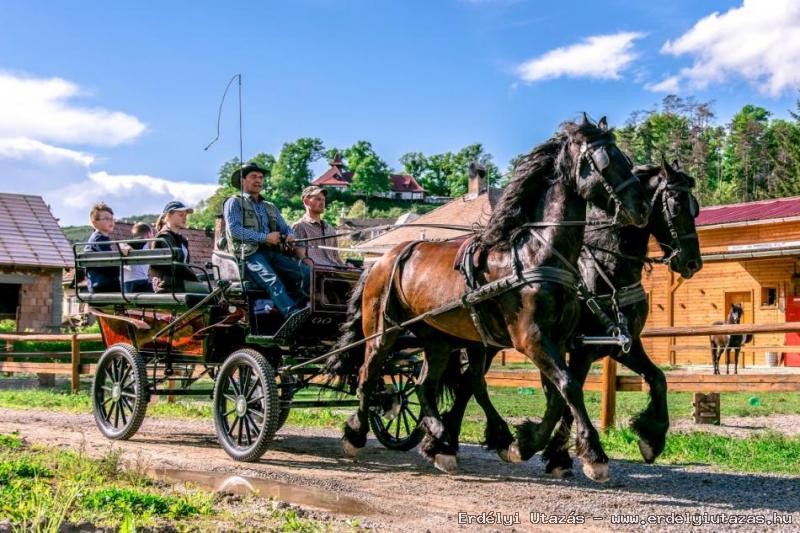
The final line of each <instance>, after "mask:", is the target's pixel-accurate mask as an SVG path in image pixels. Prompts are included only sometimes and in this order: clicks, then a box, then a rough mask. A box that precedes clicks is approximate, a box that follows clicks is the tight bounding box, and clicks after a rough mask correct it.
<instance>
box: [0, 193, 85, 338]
mask: <svg viewBox="0 0 800 533" xmlns="http://www.w3.org/2000/svg"><path fill="white" fill-rule="evenodd" d="M71 265H72V248H71V247H70V244H69V241H68V240H67V238H66V236H65V235H64V232H63V231H62V230H61V228H60V227H59V226H58V222H57V221H56V219H55V217H53V214H52V213H51V212H50V208H49V207H47V204H45V203H44V200H43V199H42V197H41V196H32V195H27V194H7V193H0V319H11V320H15V321H16V329H17V331H25V330H30V331H37V332H48V331H57V330H58V329H59V327H60V325H61V295H62V290H61V276H62V272H63V269H64V268H66V267H69V266H71Z"/></svg>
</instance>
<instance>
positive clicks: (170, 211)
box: [150, 200, 197, 292]
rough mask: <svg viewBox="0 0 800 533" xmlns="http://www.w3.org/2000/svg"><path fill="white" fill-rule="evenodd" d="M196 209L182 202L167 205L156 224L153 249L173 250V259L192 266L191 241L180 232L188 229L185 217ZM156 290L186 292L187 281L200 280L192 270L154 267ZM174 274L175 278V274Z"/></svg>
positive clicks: (153, 280) (152, 269)
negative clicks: (190, 262) (190, 257)
mask: <svg viewBox="0 0 800 533" xmlns="http://www.w3.org/2000/svg"><path fill="white" fill-rule="evenodd" d="M189 213H194V210H193V209H191V208H189V207H186V206H185V205H184V204H183V203H182V202H179V201H177V200H173V201H171V202H169V203H167V205H165V206H164V210H163V212H162V213H161V216H160V217H158V220H157V221H156V237H155V238H156V240H155V242H154V243H153V248H171V249H172V250H173V252H174V253H175V255H174V259H175V261H177V262H180V263H189V241H188V240H187V239H186V237H184V236H183V235H181V234H180V233H178V232H179V231H180V230H182V229H185V228H186V217H187V216H188V215H189ZM150 271H151V274H152V282H153V290H154V291H155V292H172V291H174V292H186V290H185V288H184V282H185V281H197V276H196V275H195V273H194V272H192V270H191V269H190V268H189V267H185V266H181V265H175V267H174V271H173V268H172V267H170V266H167V265H158V266H151V267H150ZM173 272H174V275H173Z"/></svg>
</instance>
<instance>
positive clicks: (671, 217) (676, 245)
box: [650, 177, 699, 265]
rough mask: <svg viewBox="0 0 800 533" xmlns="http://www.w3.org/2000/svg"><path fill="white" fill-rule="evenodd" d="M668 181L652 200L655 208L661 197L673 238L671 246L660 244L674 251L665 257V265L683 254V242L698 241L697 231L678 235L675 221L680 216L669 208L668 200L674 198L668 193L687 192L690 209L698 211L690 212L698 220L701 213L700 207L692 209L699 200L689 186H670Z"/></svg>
mask: <svg viewBox="0 0 800 533" xmlns="http://www.w3.org/2000/svg"><path fill="white" fill-rule="evenodd" d="M668 181H669V180H668V178H666V177H665V179H664V181H662V182H661V183H660V184H659V186H658V188H657V189H656V191H655V193H654V194H653V199H652V200H651V204H650V205H651V206H652V207H655V204H656V201H657V200H658V199H659V197H660V198H661V213H662V214H663V215H664V222H666V224H667V229H668V230H669V235H670V237H671V238H672V241H671V242H670V244H669V245H667V244H664V243H659V245H660V246H662V247H664V248H669V249H670V250H672V252H670V254H669V255H665V256H664V258H663V259H661V262H662V263H663V264H665V265H666V264H669V263H670V262H672V260H673V259H674V258H676V257H678V256H679V255H680V254H681V252H682V249H681V241H685V240H691V239H694V240H698V236H697V231H693V232H692V233H687V234H685V235H678V230H677V229H675V219H676V218H677V217H678V215H677V214H674V213H672V212H671V211H670V208H669V205H668V202H667V200H668V198H669V197H671V196H672V195H671V194H670V195H669V197H668V196H667V194H668V193H672V192H676V193H677V192H685V193H686V194H688V195H689V196H690V198H689V201H690V207H689V209H690V210H694V211H696V212H695V213H691V212H690V214H691V215H692V216H693V217H694V218H697V215H698V212H699V207H698V208H696V209H692V207H691V206H692V205H695V206H696V205H697V199H695V198H694V195H692V189H691V187H687V186H683V185H670V184H669V183H668Z"/></svg>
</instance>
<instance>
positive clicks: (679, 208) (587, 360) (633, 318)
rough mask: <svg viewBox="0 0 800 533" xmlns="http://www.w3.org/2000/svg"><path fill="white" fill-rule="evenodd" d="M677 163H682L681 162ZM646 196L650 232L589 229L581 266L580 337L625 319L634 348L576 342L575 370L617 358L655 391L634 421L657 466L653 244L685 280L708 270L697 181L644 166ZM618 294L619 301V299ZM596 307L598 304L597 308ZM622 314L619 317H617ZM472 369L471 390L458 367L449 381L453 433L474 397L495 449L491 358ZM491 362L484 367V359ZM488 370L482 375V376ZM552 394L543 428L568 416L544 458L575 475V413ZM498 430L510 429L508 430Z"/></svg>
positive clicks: (661, 429) (664, 423) (659, 406)
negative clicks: (649, 349)
mask: <svg viewBox="0 0 800 533" xmlns="http://www.w3.org/2000/svg"><path fill="white" fill-rule="evenodd" d="M673 165H676V164H675V163H674V164H673ZM634 173H635V175H636V176H637V177H638V178H639V180H640V181H641V183H642V185H643V187H644V189H645V192H646V193H647V194H648V195H650V196H651V197H652V203H653V210H652V212H651V215H650V219H649V221H648V224H647V226H646V227H645V228H641V229H640V228H635V227H630V226H629V227H622V228H620V227H616V226H601V227H599V228H596V229H595V228H593V227H591V226H590V227H589V229H588V230H587V232H586V237H585V240H584V247H583V254H582V255H581V258H580V261H579V266H580V268H581V272H582V276H583V278H584V283H585V284H586V287H587V289H588V294H591V295H593V297H592V299H591V301H588V300H584V302H583V305H582V307H581V316H580V322H579V326H578V328H577V332H579V333H580V334H582V335H585V336H606V335H608V334H609V333H610V331H609V329H613V328H615V327H619V326H620V324H618V323H616V321H617V319H618V318H621V322H623V324H624V325H623V328H624V329H625V330H626V331H627V333H628V334H629V335H630V338H631V345H630V347H625V349H623V348H622V347H618V346H614V347H609V346H585V345H581V344H577V343H576V345H575V346H572V347H571V349H570V358H569V368H570V371H571V372H572V373H573V375H574V376H575V378H576V379H578V380H579V381H580V382H581V383H583V382H584V381H585V379H586V376H587V374H588V371H589V368H590V367H591V363H592V362H593V361H595V360H597V359H598V358H600V357H602V356H604V355H607V354H608V355H610V356H611V357H614V358H615V359H616V360H617V361H619V362H620V363H622V364H624V365H626V366H627V367H629V368H630V369H632V370H634V371H635V372H637V373H638V374H640V375H642V376H643V377H644V379H645V381H647V383H648V385H649V386H650V404H649V405H648V406H647V408H646V409H645V410H644V411H643V412H642V413H641V414H639V415H638V416H637V417H636V418H635V419H634V421H633V429H634V431H636V433H637V434H638V435H639V438H640V442H639V447H640V450H641V452H642V455H643V457H644V459H645V461H647V462H652V461H653V460H655V458H656V457H657V456H658V455H659V454H660V453H661V452H662V451H663V448H664V442H665V435H666V432H667V429H668V427H669V417H668V414H667V402H666V380H665V378H664V374H663V372H662V371H661V370H660V369H659V368H658V367H657V366H655V365H654V364H653V362H652V361H651V360H650V358H649V357H648V356H647V353H646V352H645V351H644V347H643V346H642V343H641V341H640V339H639V335H640V333H641V330H642V329H643V327H644V324H645V321H646V320H647V314H648V303H647V296H646V294H645V293H644V290H643V288H642V285H641V276H642V268H643V266H644V265H645V264H646V263H647V261H648V260H647V245H648V240H649V238H650V236H651V235H652V236H654V237H655V238H656V240H657V241H658V242H659V244H660V245H661V248H662V251H663V252H664V254H665V258H664V261H665V262H666V263H668V264H669V266H670V268H671V269H672V270H674V271H675V272H678V273H680V274H681V275H682V276H683V277H685V278H690V277H692V276H693V275H694V274H695V273H696V272H697V271H698V270H700V268H702V259H701V258H700V248H699V243H698V240H697V233H696V229H695V224H694V220H695V217H696V216H697V214H698V212H699V206H698V204H697V200H696V199H695V198H694V196H693V195H692V193H691V189H692V187H693V186H694V179H693V178H692V177H690V176H688V175H687V174H685V173H683V172H681V171H680V170H678V169H677V168H675V167H674V166H670V165H669V164H667V163H666V162H663V163H662V165H660V166H658V165H649V166H644V167H639V168H637V169H636V170H635V171H634ZM603 216H604V215H603V214H602V211H600V210H599V209H593V210H592V211H591V213H590V215H589V220H590V221H591V220H598V219H602V217H603ZM614 290H616V297H612V294H613V292H614ZM595 304H597V306H595ZM617 312H619V313H620V315H621V316H620V317H618V316H617ZM468 353H469V357H470V363H471V364H470V367H469V370H468V371H467V372H466V374H469V375H470V376H471V379H472V389H470V388H469V387H466V386H464V382H465V381H466V380H465V379H463V378H462V379H460V380H459V379H453V378H452V376H453V375H454V374H455V373H457V370H456V369H457V366H458V365H457V364H456V362H455V361H453V362H451V368H450V370H449V372H448V373H447V374H446V376H450V377H451V378H450V379H449V380H446V381H445V383H444V385H445V387H451V388H452V390H453V392H454V398H455V399H454V402H453V406H452V408H451V409H450V410H449V411H448V412H447V413H446V414H445V420H447V422H448V424H449V430H450V432H451V434H455V435H458V433H459V428H460V425H461V420H462V417H463V414H464V409H465V408H466V405H467V402H468V400H469V398H470V395H471V394H473V393H474V394H475V396H476V400H477V401H478V403H479V404H480V405H481V407H483V409H484V411H487V420H488V421H489V422H487V433H486V442H487V445H488V447H489V448H490V449H491V448H492V446H493V443H494V441H495V440H496V436H493V435H491V433H492V432H496V431H498V429H497V428H496V427H494V428H492V429H490V426H491V424H493V423H494V422H493V420H494V417H493V414H490V413H493V412H494V407H492V405H491V402H490V401H489V399H488V394H487V391H486V384H485V381H484V380H483V379H482V373H483V372H485V371H487V370H488V368H489V366H490V364H491V358H489V360H488V361H485V358H484V357H482V353H483V350H482V349H481V347H472V348H471V349H470V350H469V352H468ZM475 361H477V363H475ZM484 361H485V362H484ZM476 372H477V373H481V377H480V378H478V377H477V376H476V375H475V374H476ZM542 382H543V386H544V389H545V393H546V396H547V412H546V413H545V415H544V418H543V420H542V423H541V424H540V426H544V425H551V424H553V422H552V420H553V419H558V417H561V423H560V425H559V427H558V430H557V432H556V433H555V435H554V436H553V437H552V439H551V440H550V442H549V443H548V445H547V449H546V450H545V453H544V458H545V460H546V461H547V466H546V468H547V471H548V472H550V473H552V474H553V475H556V476H562V475H569V473H570V472H571V470H570V469H571V466H572V460H571V458H570V456H569V452H568V450H567V445H568V440H569V435H570V430H571V424H572V416H571V413H570V412H569V411H568V410H563V407H562V405H563V404H562V402H561V401H560V399H559V398H558V394H557V393H556V394H554V388H553V386H552V384H551V383H550V382H549V381H548V380H547V379H546V378H545V377H543V379H542ZM536 429H537V426H536V425H534V424H533V423H531V422H526V423H523V424H522V425H521V426H520V427H519V428H518V431H519V433H520V434H521V435H524V434H526V433H530V432H532V431H535V430H536ZM499 431H501V432H502V431H503V429H502V428H500V429H499ZM518 442H519V443H520V446H519V447H518V448H515V446H514V445H512V446H511V448H510V449H509V450H508V453H507V454H506V455H503V454H501V457H502V458H503V459H506V460H511V461H515V462H516V461H519V460H525V459H528V458H530V457H531V456H532V455H533V454H534V453H535V452H536V451H538V450H537V449H536V448H533V447H528V448H525V447H523V446H522V443H525V442H529V439H525V438H523V437H522V436H520V437H519V438H518Z"/></svg>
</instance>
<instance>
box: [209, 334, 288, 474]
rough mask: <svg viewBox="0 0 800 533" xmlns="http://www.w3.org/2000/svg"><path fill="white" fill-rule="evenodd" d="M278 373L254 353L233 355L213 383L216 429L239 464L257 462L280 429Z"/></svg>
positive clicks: (227, 450) (248, 351)
mask: <svg viewBox="0 0 800 533" xmlns="http://www.w3.org/2000/svg"><path fill="white" fill-rule="evenodd" d="M277 389H278V388H277V385H276V383H275V373H274V372H273V370H272V367H271V366H270V364H269V363H268V362H267V360H266V359H265V358H264V356H263V355H261V354H260V353H258V352H257V351H255V350H250V349H246V348H245V349H241V350H237V351H235V352H233V353H232V354H231V355H230V356H228V358H227V359H225V362H224V363H223V364H222V367H221V368H220V370H219V373H218V374H217V378H216V382H215V383H214V426H215V428H216V431H217V438H218V439H219V443H220V444H221V445H222V447H223V449H224V450H225V451H226V452H227V453H228V455H230V456H231V457H232V458H233V459H235V460H237V461H257V460H258V459H259V458H260V457H261V456H262V455H264V452H265V451H266V450H267V447H268V446H269V443H270V442H271V441H272V437H273V436H274V435H275V432H276V431H277V429H278V415H279V413H280V404H279V402H278V390H277Z"/></svg>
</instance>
